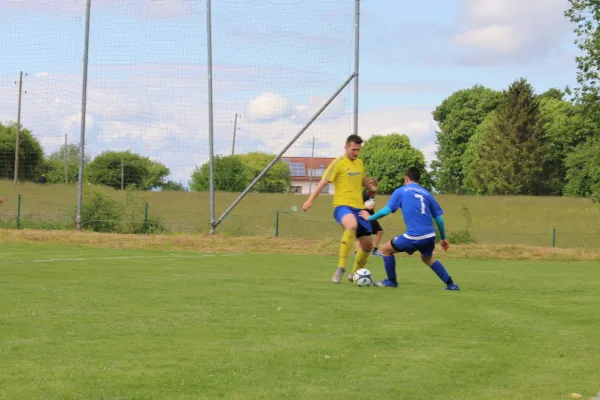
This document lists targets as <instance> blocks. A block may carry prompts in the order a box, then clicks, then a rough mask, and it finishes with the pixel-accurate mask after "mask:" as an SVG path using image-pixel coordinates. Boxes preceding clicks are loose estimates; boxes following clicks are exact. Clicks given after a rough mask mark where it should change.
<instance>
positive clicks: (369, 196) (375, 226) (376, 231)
mask: <svg viewBox="0 0 600 400" xmlns="http://www.w3.org/2000/svg"><path fill="white" fill-rule="evenodd" d="M375 195H376V192H375V191H373V190H368V189H365V190H364V191H363V194H362V196H363V202H364V203H365V208H364V209H365V210H367V212H368V213H369V214H370V215H373V214H375ZM371 227H372V229H371V233H372V234H373V235H375V241H374V242H373V251H372V252H371V255H372V256H379V257H381V256H382V254H381V251H379V243H381V238H382V237H383V228H382V227H381V224H379V221H371ZM359 248H360V243H359V242H358V240H357V241H356V248H355V250H354V255H356V252H357V251H358V249H359Z"/></svg>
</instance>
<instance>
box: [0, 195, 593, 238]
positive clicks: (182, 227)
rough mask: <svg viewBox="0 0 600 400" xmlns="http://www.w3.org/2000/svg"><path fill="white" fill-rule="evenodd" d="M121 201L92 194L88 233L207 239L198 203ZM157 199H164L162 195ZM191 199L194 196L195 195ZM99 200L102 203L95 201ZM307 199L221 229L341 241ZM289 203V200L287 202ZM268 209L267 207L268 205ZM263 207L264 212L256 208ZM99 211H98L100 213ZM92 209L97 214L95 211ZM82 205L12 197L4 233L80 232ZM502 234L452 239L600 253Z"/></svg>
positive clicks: (554, 232) (397, 228)
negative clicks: (305, 205)
mask: <svg viewBox="0 0 600 400" xmlns="http://www.w3.org/2000/svg"><path fill="white" fill-rule="evenodd" d="M116 193H118V194H122V196H120V197H118V198H110V197H109V196H104V195H98V194H96V195H93V194H89V195H88V197H89V198H90V202H88V203H87V204H86V206H87V207H88V209H86V210H84V213H87V214H85V215H86V218H85V219H84V221H83V224H82V229H84V230H89V231H96V232H117V233H130V234H148V235H151V234H207V233H208V232H209V219H208V217H209V215H208V210H207V209H206V207H193V206H190V204H192V205H193V204H194V203H195V201H194V200H192V199H185V198H182V197H173V196H172V195H171V196H169V194H160V195H163V197H164V196H166V197H164V198H163V199H161V200H160V201H157V198H156V197H150V198H148V197H147V196H146V195H145V193H144V192H134V191H130V192H125V193H120V192H116ZM155 195H159V194H158V193H157V194H155ZM190 195H191V194H190ZM94 196H96V197H94ZM301 200H302V199H300V198H295V201H294V204H293V205H292V206H290V205H289V204H288V205H285V206H280V207H277V208H271V207H269V205H266V204H265V205H266V206H265V207H261V206H260V203H261V197H256V198H252V196H250V199H249V200H248V201H249V202H250V204H244V203H242V204H241V205H240V208H239V209H238V210H237V212H234V213H232V214H230V215H229V216H227V218H226V219H225V220H224V221H223V224H222V225H221V226H220V228H219V233H220V234H221V235H225V236H232V237H243V236H259V237H265V238H266V237H270V238H272V237H278V238H284V239H291V238H297V239H320V240H327V239H330V240H333V241H337V240H338V239H339V237H340V234H341V227H340V226H339V225H338V224H337V222H335V221H334V219H333V217H332V215H330V214H331V212H330V211H324V212H321V211H319V212H315V213H303V212H302V211H301V210H300V205H296V204H295V203H300V201H301ZM282 202H283V203H289V199H288V200H286V201H283V200H282ZM262 203H265V202H264V200H263V201H262ZM257 204H258V207H256V205H257ZM94 207H95V208H94ZM89 208H91V209H89ZM75 214H76V204H75V203H74V202H73V201H61V199H57V198H45V199H44V198H41V197H40V196H35V195H33V194H27V195H20V194H18V195H16V196H7V197H5V198H4V204H3V205H2V207H0V228H4V229H42V230H74V229H75V224H74V216H75ZM382 225H383V226H384V230H385V231H384V236H383V240H384V241H385V240H389V239H391V238H392V237H393V236H395V235H398V234H401V233H402V232H403V228H404V227H403V225H402V224H401V223H399V221H398V220H397V219H396V220H390V221H382ZM500 229H501V231H497V232H491V231H487V232H486V231H483V230H481V229H480V228H474V229H465V228H464V227H460V228H459V229H456V228H455V229H453V228H452V227H450V229H449V230H448V232H447V234H448V237H449V239H450V241H451V242H452V243H454V244H469V243H473V244H482V245H497V244H500V245H527V246H539V247H549V248H550V247H557V248H584V249H600V233H598V232H593V231H574V230H572V229H568V228H567V227H564V228H562V229H561V228H551V229H547V230H545V231H543V232H541V231H539V230H538V231H536V230H522V229H519V228H518V227H516V226H515V227H514V228H513V229H510V227H507V226H503V227H501V228H500Z"/></svg>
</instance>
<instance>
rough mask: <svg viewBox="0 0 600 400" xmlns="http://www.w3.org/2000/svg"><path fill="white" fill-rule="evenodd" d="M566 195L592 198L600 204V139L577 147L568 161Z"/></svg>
mask: <svg viewBox="0 0 600 400" xmlns="http://www.w3.org/2000/svg"><path fill="white" fill-rule="evenodd" d="M566 169H567V173H566V178H567V185H566V186H565V194H570V195H574V196H584V197H591V198H592V199H593V200H594V201H596V202H600V138H590V139H588V140H587V141H586V142H585V143H583V144H580V145H579V146H577V148H576V149H575V151H573V152H571V153H570V154H569V155H568V157H567V160H566Z"/></svg>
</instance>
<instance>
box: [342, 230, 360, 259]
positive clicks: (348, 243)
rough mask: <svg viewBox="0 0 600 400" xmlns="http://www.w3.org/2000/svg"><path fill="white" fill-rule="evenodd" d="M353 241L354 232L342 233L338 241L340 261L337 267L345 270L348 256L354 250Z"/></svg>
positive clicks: (354, 237)
mask: <svg viewBox="0 0 600 400" xmlns="http://www.w3.org/2000/svg"><path fill="white" fill-rule="evenodd" d="M354 239H356V232H355V231H346V230H345V231H344V234H343V235H342V240H341V241H340V260H339V263H338V267H342V268H346V264H347V260H348V255H349V254H350V252H351V251H352V249H353V248H354Z"/></svg>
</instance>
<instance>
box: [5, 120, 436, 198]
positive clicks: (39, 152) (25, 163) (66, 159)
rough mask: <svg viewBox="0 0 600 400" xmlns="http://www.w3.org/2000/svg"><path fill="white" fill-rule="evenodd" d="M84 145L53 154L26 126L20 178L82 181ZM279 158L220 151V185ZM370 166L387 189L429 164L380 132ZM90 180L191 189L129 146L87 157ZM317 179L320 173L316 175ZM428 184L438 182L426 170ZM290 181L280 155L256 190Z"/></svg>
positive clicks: (10, 156) (238, 181) (248, 176)
mask: <svg viewBox="0 0 600 400" xmlns="http://www.w3.org/2000/svg"><path fill="white" fill-rule="evenodd" d="M15 139H16V124H14V123H11V124H7V125H2V124H0V179H12V178H13V176H14V154H15ZM79 156H80V151H79V146H77V145H73V144H69V145H66V146H65V145H63V146H61V148H60V149H59V150H58V151H56V152H54V153H51V154H50V155H48V156H47V157H46V156H45V155H44V151H43V149H42V146H41V145H40V142H39V141H38V139H37V138H36V137H35V136H34V135H32V133H31V132H30V131H29V130H27V129H23V128H22V129H21V133H20V140H19V160H20V161H19V180H22V181H38V179H39V177H40V176H41V175H45V176H46V179H47V182H48V183H65V181H66V182H67V183H71V184H72V183H77V182H78V179H79ZM274 158H275V155H273V154H267V153H261V152H252V153H248V154H239V155H231V156H216V157H215V171H214V174H215V189H216V190H218V191H226V192H241V191H243V190H244V189H245V188H246V187H247V186H248V185H249V184H250V182H252V181H253V180H254V179H255V178H256V177H257V176H258V175H259V174H260V173H261V171H262V170H263V169H264V168H265V167H266V166H267V165H268V164H269V163H270V162H272V161H273V159H274ZM361 158H362V159H363V160H364V162H365V166H366V168H367V171H369V174H370V175H371V176H374V177H376V178H377V179H378V180H379V188H380V190H381V192H382V193H391V192H392V191H393V190H394V189H395V188H396V187H398V186H399V185H401V184H402V180H403V175H402V173H403V171H404V170H406V168H407V167H409V166H411V165H416V166H418V167H420V168H421V169H423V170H425V157H424V155H423V153H422V152H421V151H419V150H417V149H415V148H413V147H412V146H411V144H410V140H409V138H408V136H406V135H400V134H391V135H386V136H380V135H376V136H373V137H371V138H370V139H369V140H368V141H366V142H365V145H364V148H363V150H362V153H361ZM84 169H85V181H86V182H90V183H94V184H99V185H105V186H109V187H113V188H115V189H119V188H121V187H122V186H123V188H125V187H129V188H132V187H134V188H137V189H139V190H182V191H183V190H187V189H186V188H185V187H184V186H183V185H182V184H181V183H178V182H172V181H166V180H165V179H166V177H167V176H168V175H169V174H170V170H169V168H167V167H166V166H165V165H164V164H162V163H160V162H157V161H152V160H150V159H149V158H147V157H144V156H142V155H139V154H135V153H132V152H130V151H106V152H104V153H102V154H100V155H98V156H96V157H94V158H93V159H91V158H90V157H89V156H88V155H86V156H85V157H84ZM317 179H318V178H317ZM423 182H424V184H425V185H426V186H427V187H430V188H431V187H432V186H433V181H432V180H431V177H430V176H429V175H428V174H426V175H425V177H424V181H423ZM290 185H291V172H290V166H289V164H288V163H287V162H284V161H282V160H279V161H277V162H276V163H275V164H274V165H273V167H272V168H271V169H270V170H269V172H268V173H267V174H266V175H265V176H264V177H263V178H262V179H261V180H259V181H258V182H257V184H256V185H255V186H254V189H253V190H254V191H257V192H275V193H277V192H279V193H281V192H287V191H288V190H289V188H290ZM189 189H190V190H193V191H208V189H209V163H208V162H206V163H204V164H203V165H201V166H199V167H196V169H195V170H194V171H193V173H192V176H191V180H190V182H189Z"/></svg>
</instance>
